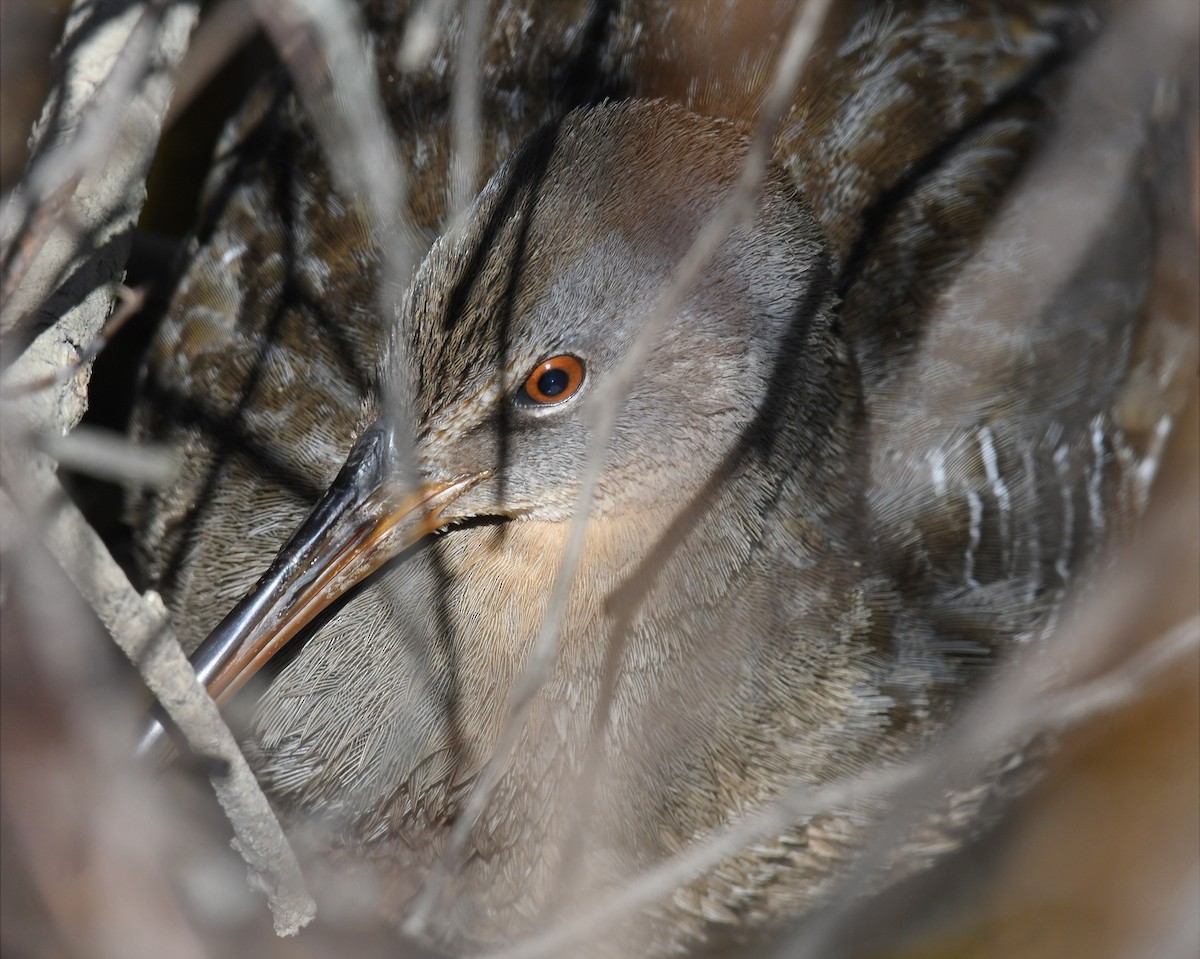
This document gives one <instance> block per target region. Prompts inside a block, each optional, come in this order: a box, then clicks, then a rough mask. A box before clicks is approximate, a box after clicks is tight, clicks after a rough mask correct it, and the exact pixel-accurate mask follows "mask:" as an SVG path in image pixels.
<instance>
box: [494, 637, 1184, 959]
mask: <svg viewBox="0 0 1200 959" xmlns="http://www.w3.org/2000/svg"><path fill="white" fill-rule="evenodd" d="M1197 650H1200V617H1192V618H1189V619H1188V620H1186V621H1184V622H1182V623H1179V624H1178V625H1176V626H1175V627H1174V628H1172V629H1171V630H1169V631H1168V632H1167V633H1165V634H1164V635H1163V636H1161V637H1159V639H1158V640H1156V641H1155V642H1153V643H1152V644H1151V645H1150V646H1149V647H1147V648H1146V649H1144V650H1142V651H1140V652H1139V653H1137V654H1135V655H1134V656H1132V657H1131V658H1130V659H1128V660H1127V661H1125V662H1124V663H1122V664H1119V665H1118V666H1116V667H1114V668H1113V669H1111V670H1109V671H1108V672H1106V673H1104V674H1103V675H1101V676H1099V677H1097V678H1096V679H1094V680H1091V681H1090V682H1085V683H1082V684H1079V685H1077V686H1070V687H1066V688H1062V689H1059V690H1056V691H1054V692H1048V691H1047V690H1046V689H1045V686H1044V684H1043V681H1042V680H1043V678H1044V677H1045V675H1046V670H1045V668H1044V666H1045V663H1044V662H1043V657H1032V658H1031V661H1029V662H1026V663H1021V664H1018V665H1016V666H1015V667H1014V668H1012V669H1010V670H1009V671H1008V672H1007V673H1006V674H1003V675H1001V676H1000V677H998V678H997V681H996V683H995V684H994V686H993V690H992V693H991V695H989V696H988V697H986V699H985V700H984V701H982V702H980V703H979V704H977V706H976V707H975V708H974V709H973V710H972V711H971V714H969V715H968V716H966V717H964V720H963V722H962V724H961V727H960V728H961V729H962V730H964V731H965V734H964V735H961V736H958V737H955V738H953V739H952V740H949V741H947V742H946V743H945V744H943V745H942V746H940V747H939V748H937V749H935V750H934V751H932V752H931V753H929V754H927V755H925V756H922V757H920V758H917V759H913V760H910V761H908V762H904V763H900V764H898V765H895V766H887V767H876V768H874V769H871V770H869V771H868V772H866V773H864V774H863V775H861V776H857V777H855V778H853V779H849V780H841V781H838V782H835V783H831V784H829V785H827V786H822V787H819V788H816V789H814V788H812V787H811V786H808V785H806V784H803V783H797V784H796V785H794V786H792V787H790V788H789V789H788V790H786V791H785V792H784V793H783V794H782V795H781V796H780V797H779V798H778V799H776V800H774V801H773V802H771V803H770V804H768V805H767V806H765V807H764V808H763V809H762V810H760V811H759V812H757V813H755V814H754V815H753V816H748V817H746V818H744V819H742V820H740V821H739V822H737V823H735V824H734V825H733V826H731V827H730V828H729V829H727V830H725V831H723V832H721V833H718V834H717V835H714V836H712V837H711V838H709V839H707V840H705V841H704V842H700V843H697V844H695V845H694V846H692V847H691V848H689V849H687V850H686V851H684V852H683V853H681V854H679V855H678V856H675V857H672V858H671V859H668V860H666V861H665V862H663V863H661V864H660V865H658V866H656V867H655V868H653V869H650V870H647V871H646V872H644V873H642V874H641V875H640V876H638V877H637V878H636V879H634V880H632V881H631V882H629V883H627V884H626V885H625V886H623V887H622V889H621V890H620V891H619V892H616V893H614V894H613V895H611V896H610V897H608V898H606V899H603V900H601V901H600V902H598V903H596V904H595V905H593V906H591V907H590V908H589V909H588V910H587V911H586V912H585V913H584V914H583V915H581V916H578V917H575V918H572V919H569V920H567V921H565V922H563V923H561V924H560V925H558V926H556V927H554V928H553V929H550V930H549V931H547V932H545V933H543V934H541V935H539V936H536V937H534V938H530V939H527V940H525V941H524V942H520V943H517V944H516V945H514V946H513V947H511V948H509V949H502V950H499V951H497V952H494V953H491V954H490V955H489V957H488V959H535V957H542V956H556V955H562V954H564V953H563V950H565V949H567V948H568V947H570V946H572V945H576V944H578V943H580V942H581V941H583V940H585V939H587V938H588V937H589V936H591V935H594V934H595V933H596V932H599V931H600V930H602V929H603V928H605V927H611V925H612V924H613V923H616V922H620V921H624V920H628V919H629V918H630V917H631V916H632V915H634V914H635V913H637V912H638V911H639V910H640V909H642V908H644V907H646V906H649V905H651V904H653V903H654V902H656V901H658V900H661V899H662V898H663V897H665V896H668V895H670V894H671V893H672V892H673V891H674V890H676V889H678V888H679V887H680V886H682V885H683V884H685V883H687V882H688V881H690V880H692V879H694V878H696V877H697V876H700V875H702V874H704V873H705V872H707V871H709V870H711V869H713V868H714V867H716V866H717V865H718V864H719V863H720V862H721V860H722V859H724V858H726V857H727V856H730V855H734V854H736V853H737V852H738V851H740V850H741V849H743V848H744V847H745V846H747V845H748V844H749V843H752V842H754V841H755V840H756V839H759V838H760V837H762V836H766V835H770V834H771V833H773V832H776V831H778V830H780V829H782V828H784V827H786V826H787V825H788V824H789V823H793V822H795V821H796V820H797V819H799V818H801V817H807V816H815V815H818V814H821V813H827V812H831V811H834V810H838V809H844V808H845V807H847V806H851V805H854V804H856V803H862V802H864V801H867V800H871V799H878V798H880V797H883V796H886V795H888V794H891V793H894V792H895V791H896V790H898V789H900V788H902V787H904V786H907V785H911V784H919V783H922V782H926V781H928V780H929V779H931V778H936V779H937V780H938V781H939V782H941V781H942V775H941V771H942V770H944V769H945V768H946V767H947V765H951V766H960V765H961V764H962V763H964V762H966V763H967V764H968V765H969V766H970V770H969V773H975V774H978V773H979V772H981V771H982V770H984V769H985V768H987V767H988V766H989V765H990V764H991V763H992V762H994V760H995V759H996V758H997V756H998V755H999V753H1000V752H1001V751H1002V750H1003V749H1004V748H1006V747H1008V746H1010V745H1011V744H1012V743H1014V742H1018V741H1021V740H1023V739H1027V738H1028V737H1029V736H1031V735H1033V734H1037V733H1047V732H1061V731H1062V730H1064V729H1065V728H1067V727H1070V726H1075V725H1078V724H1079V723H1081V722H1083V721H1084V720H1087V719H1090V718H1093V717H1095V716H1097V715H1102V714H1104V713H1107V712H1111V711H1114V710H1116V709H1119V708H1120V707H1122V706H1124V705H1126V704H1127V703H1130V702H1132V701H1134V700H1136V699H1137V697H1138V696H1140V695H1141V694H1142V693H1143V691H1144V690H1145V687H1146V684H1147V683H1148V682H1150V681H1151V680H1152V679H1154V678H1155V677H1157V676H1161V675H1163V674H1164V673H1166V672H1167V671H1168V670H1169V669H1170V668H1171V667H1172V666H1175V665H1176V664H1178V663H1180V662H1182V661H1184V660H1186V658H1187V657H1189V656H1192V655H1194V654H1195V653H1196V652H1197ZM997 704H1003V705H1002V708H1000V709H999V710H996V709H995V706H996V705H997ZM910 825H911V821H910ZM792 945H795V944H794V943H793V944H792ZM787 954H788V955H792V954H793V953H790V952H789V953H787Z"/></svg>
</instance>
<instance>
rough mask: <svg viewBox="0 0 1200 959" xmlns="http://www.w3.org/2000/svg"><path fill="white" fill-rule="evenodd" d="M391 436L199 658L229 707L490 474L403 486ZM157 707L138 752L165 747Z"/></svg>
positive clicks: (354, 460) (379, 434)
mask: <svg viewBox="0 0 1200 959" xmlns="http://www.w3.org/2000/svg"><path fill="white" fill-rule="evenodd" d="M391 442H392V440H391V431H390V430H389V429H388V427H386V426H384V425H381V424H376V425H375V426H372V427H370V428H369V429H367V430H366V431H365V432H364V433H363V434H362V436H361V437H359V439H358V441H357V442H356V443H355V444H354V448H353V449H352V450H351V451H350V455H349V456H348V457H347V459H346V463H345V465H344V466H343V467H342V470H341V472H340V473H339V474H338V476H337V479H335V480H334V481H333V485H332V486H330V487H329V489H328V490H327V491H326V492H325V494H324V495H323V496H322V497H321V499H320V500H319V501H318V502H317V505H316V506H315V507H313V510H312V512H311V513H310V514H309V515H308V518H307V519H305V520H304V522H303V523H301V524H300V527H299V528H298V529H297V530H296V532H295V533H293V534H292V537H291V538H290V539H289V540H288V541H287V542H286V543H285V544H284V545H283V547H282V548H281V549H280V551H279V553H278V554H277V555H276V556H275V559H274V561H273V562H272V563H271V565H270V567H269V568H268V569H267V571H266V572H265V573H264V574H263V575H262V577H261V578H260V579H259V581H258V583H257V584H256V585H255V587H254V589H253V590H251V592H250V593H249V594H248V595H247V596H246V597H245V598H244V599H242V601H241V602H239V603H238V604H237V605H236V606H235V607H234V608H233V609H232V610H231V611H230V612H229V614H228V615H227V616H226V617H225V618H224V619H223V620H222V621H221V623H220V624H219V625H218V626H217V627H216V629H214V630H213V631H212V632H211V633H210V634H209V635H208V637H207V638H206V639H205V640H204V642H202V643H201V644H200V646H199V647H197V649H196V651H195V652H194V653H193V654H192V658H191V660H192V666H193V667H194V668H195V670H196V676H197V678H199V680H200V681H201V682H202V683H204V685H205V687H206V688H207V689H208V692H209V694H210V695H211V696H212V697H213V698H214V699H216V700H217V702H219V703H221V702H225V701H226V700H228V699H229V697H231V696H232V695H233V694H234V693H235V692H237V690H238V689H240V688H241V687H242V686H243V685H245V683H246V682H247V681H248V680H249V679H250V678H251V677H252V676H253V675H254V674H255V673H257V672H258V671H259V670H260V669H261V668H262V667H263V666H264V665H266V664H267V663H268V662H269V661H270V660H271V658H272V657H273V656H275V655H276V654H277V653H278V652H279V651H280V650H281V649H283V648H284V646H286V645H287V644H288V642H290V641H291V640H292V639H293V638H294V637H295V636H296V635H297V634H298V633H299V632H300V631H301V630H302V629H303V628H304V627H305V626H307V625H308V624H309V623H310V622H312V620H313V618H314V617H316V616H317V615H318V614H320V613H321V612H322V610H324V609H325V608H326V607H328V606H329V605H330V603H332V602H333V601H334V600H336V599H337V598H338V597H340V596H342V595H343V594H345V593H346V591H347V590H349V589H350V588H351V587H352V586H354V585H355V584H357V583H359V582H361V581H362V580H363V579H365V578H366V577H367V576H369V575H370V574H371V573H373V572H375V570H377V569H379V567H381V566H382V565H383V564H384V563H386V562H387V561H388V560H390V559H392V558H394V557H395V556H398V555H399V554H400V553H401V552H403V551H404V550H406V549H408V548H409V547H410V546H413V545H414V544H416V543H417V542H418V541H419V540H421V539H422V538H423V537H425V536H427V535H429V534H430V533H433V532H436V531H437V530H439V529H441V528H442V527H443V526H445V525H446V524H447V523H448V522H450V521H451V520H452V519H453V518H454V517H452V516H447V515H446V510H447V508H448V507H449V506H450V505H451V504H452V503H454V501H455V500H457V499H458V498H459V497H460V496H461V495H462V494H463V493H465V492H466V491H467V490H469V489H471V488H472V487H473V486H475V485H476V484H477V483H479V482H480V481H481V480H483V479H486V478H487V477H488V476H489V475H490V471H488V472H483V473H477V474H474V475H469V476H460V477H456V478H454V479H452V480H448V481H444V482H432V483H426V484H424V485H422V486H419V487H417V488H416V489H410V488H408V487H401V486H400V485H399V484H398V483H397V482H396V481H395V479H394V477H393V476H392V475H391V472H392V471H391V469H390V468H389V465H390V463H391V462H392V457H391V456H390V455H389V454H390V452H391ZM160 717H161V713H159V712H158V710H157V708H156V709H155V710H154V711H153V712H152V714H151V716H150V719H149V722H148V726H147V728H146V731H145V732H144V734H143V736H142V739H141V742H140V744H139V746H138V751H139V753H141V754H143V755H146V754H150V753H153V752H156V751H158V750H160V749H162V748H163V747H164V745H165V744H164V739H165V729H164V727H163V725H162V722H161V720H160Z"/></svg>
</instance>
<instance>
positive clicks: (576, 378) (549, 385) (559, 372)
mask: <svg viewBox="0 0 1200 959" xmlns="http://www.w3.org/2000/svg"><path fill="white" fill-rule="evenodd" d="M582 383H583V361H582V360H580V359H577V358H576V357H574V356H571V355H570V354H569V353H564V354H563V355H562V356H554V357H551V358H550V359H548V360H546V362H544V363H539V364H538V365H537V366H536V367H534V370H533V372H532V373H530V374H529V376H528V378H526V380H525V385H524V386H522V387H521V392H520V393H519V394H518V398H519V399H520V400H522V401H524V402H525V403H536V404H538V405H539V406H547V405H549V404H551V403H561V402H562V401H563V400H565V399H568V398H569V397H571V396H573V395H574V393H575V391H576V390H577V389H579V387H580V385H581V384H582Z"/></svg>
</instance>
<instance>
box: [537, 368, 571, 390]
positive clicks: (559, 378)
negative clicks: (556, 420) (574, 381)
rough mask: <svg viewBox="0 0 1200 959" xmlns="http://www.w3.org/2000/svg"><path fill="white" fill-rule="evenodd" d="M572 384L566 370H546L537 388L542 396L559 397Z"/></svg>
mask: <svg viewBox="0 0 1200 959" xmlns="http://www.w3.org/2000/svg"><path fill="white" fill-rule="evenodd" d="M570 382H571V377H570V376H568V375H567V371H566V370H546V372H545V373H543V374H542V375H541V376H539V377H538V381H537V388H538V392H539V393H541V394H542V396H558V394H559V393H561V392H563V391H564V390H565V389H566V388H567V385H568V384H569V383H570Z"/></svg>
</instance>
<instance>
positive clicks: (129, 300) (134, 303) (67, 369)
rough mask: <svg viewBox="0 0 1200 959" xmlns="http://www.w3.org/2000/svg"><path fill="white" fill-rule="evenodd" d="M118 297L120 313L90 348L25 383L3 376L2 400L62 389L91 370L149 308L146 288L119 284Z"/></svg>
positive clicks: (116, 313) (96, 337)
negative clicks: (114, 342) (85, 371)
mask: <svg viewBox="0 0 1200 959" xmlns="http://www.w3.org/2000/svg"><path fill="white" fill-rule="evenodd" d="M115 296H116V299H117V302H118V304H119V305H118V306H117V309H116V310H115V311H114V312H113V314H112V316H110V317H109V318H108V320H107V321H106V322H105V324H104V326H103V327H102V328H101V330H100V332H99V333H97V334H96V336H95V337H94V338H93V339H92V342H91V343H90V344H89V345H88V346H87V347H85V348H84V349H83V350H81V351H80V352H79V353H77V354H75V355H73V356H71V357H70V358H69V360H68V361H67V363H65V364H64V365H63V366H62V367H61V368H60V369H59V370H57V371H55V372H51V373H47V374H44V375H43V376H40V377H38V378H37V379H34V380H31V381H28V382H25V383H10V382H9V380H10V379H11V376H10V375H9V371H7V370H6V371H5V373H4V375H3V376H0V399H5V400H10V399H16V398H17V397H19V396H24V395H25V394H27V393H36V392H38V391H40V390H48V389H52V388H54V387H60V386H63V385H65V384H66V382H67V381H68V380H69V379H70V378H71V377H72V376H75V375H76V374H78V373H79V372H81V371H82V370H85V369H86V368H87V367H90V366H91V364H92V363H93V362H94V361H95V359H96V357H97V356H99V355H100V353H101V352H102V351H103V350H104V348H105V347H106V346H108V344H109V343H110V342H111V341H112V338H113V337H114V336H116V335H117V333H118V332H119V331H120V330H121V328H122V327H123V326H124V325H125V324H126V323H128V322H129V321H130V320H131V319H132V318H133V317H135V316H137V315H138V313H140V312H141V311H142V307H144V306H145V305H146V287H144V286H139V287H137V288H136V289H130V288H129V287H127V286H126V285H125V284H124V283H118V284H117V285H116V292H115Z"/></svg>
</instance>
